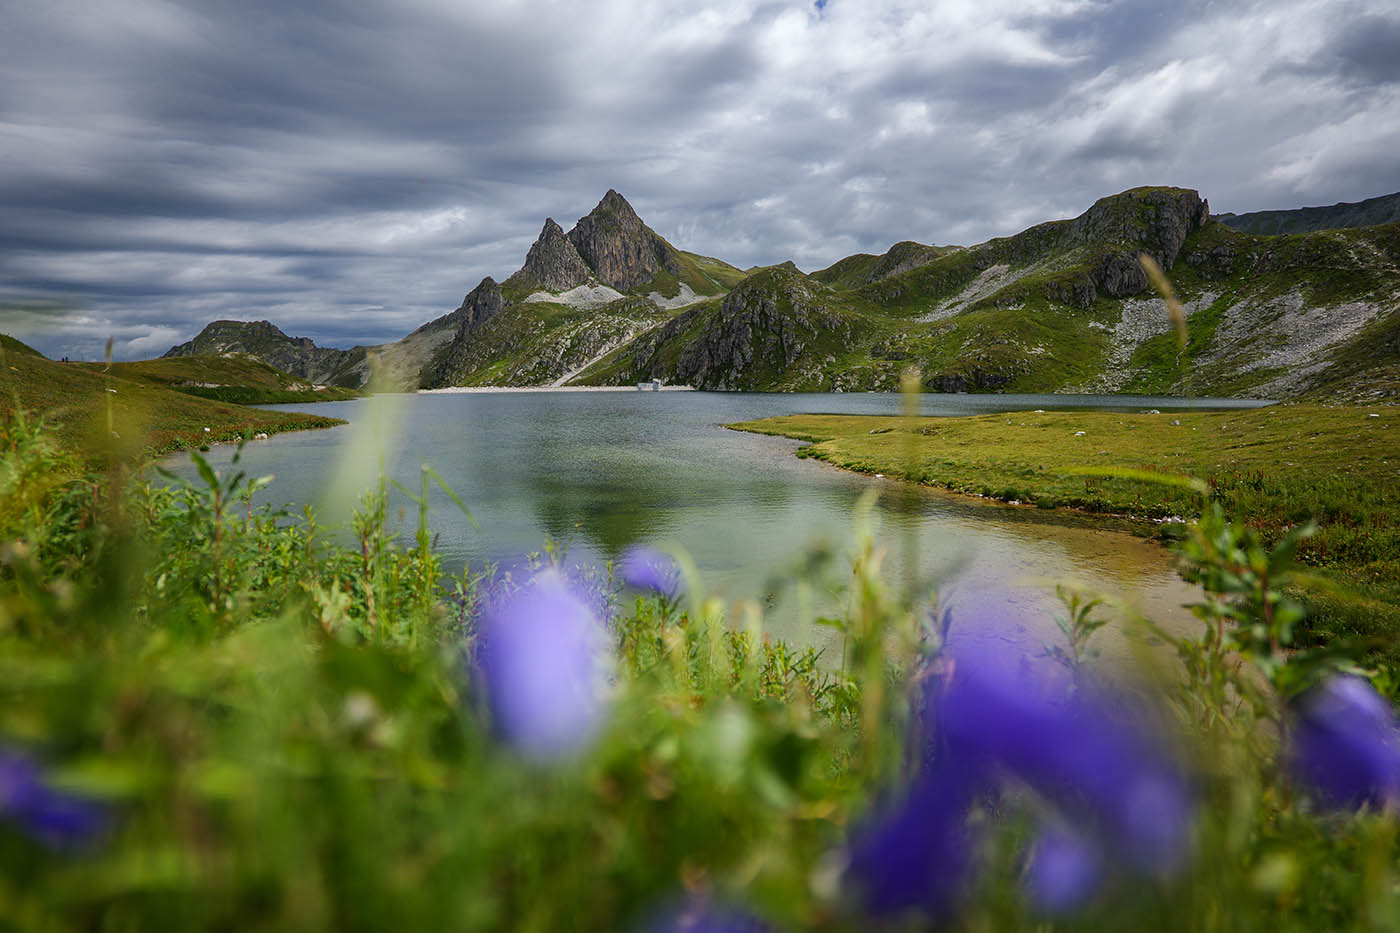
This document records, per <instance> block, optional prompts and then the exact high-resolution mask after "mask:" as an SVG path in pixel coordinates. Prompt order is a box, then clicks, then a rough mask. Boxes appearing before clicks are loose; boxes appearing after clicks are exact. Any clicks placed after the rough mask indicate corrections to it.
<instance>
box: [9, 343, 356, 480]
mask: <svg viewBox="0 0 1400 933" xmlns="http://www.w3.org/2000/svg"><path fill="white" fill-rule="evenodd" d="M0 347H3V350H4V353H3V356H0V412H9V411H11V410H13V409H14V408H15V407H18V408H20V409H21V410H24V411H26V412H29V413H32V414H34V415H37V416H40V417H42V418H44V420H45V421H46V422H48V424H49V425H50V426H51V428H52V429H53V436H55V437H56V438H57V439H58V440H59V442H60V443H62V444H64V445H66V446H70V447H72V448H74V449H81V450H83V451H85V452H87V453H88V454H95V453H96V452H100V451H107V452H110V453H114V454H120V455H124V456H132V455H134V456H138V457H143V456H152V455H156V454H160V453H164V452H167V451H170V450H176V449H180V448H192V447H198V446H201V445H204V444H209V443H215V442H219V441H232V440H236V439H238V438H239V437H240V436H241V435H242V434H243V433H244V432H245V431H246V432H249V433H256V432H266V433H268V434H272V433H276V432H278V431H291V430H299V429H303V428H314V427H329V426H331V425H335V424H341V423H343V422H341V421H339V420H337V419H334V418H323V417H320V416H317V415H304V414H299V413H296V412H280V411H262V410H259V409H256V408H245V407H243V406H242V405H236V404H230V403H228V402H224V401H216V400H210V399H204V398H196V397H193V396H191V395H188V394H185V393H182V392H177V391H175V390H173V389H171V388H168V387H167V386H166V385H164V384H161V382H160V381H159V380H153V379H151V378H127V376H129V375H131V374H132V373H133V370H132V368H131V367H146V366H149V365H150V364H148V363H138V364H115V365H114V366H113V368H112V371H104V366H103V364H101V363H60V362H55V361H53V360H49V359H45V358H44V357H43V356H41V355H40V354H38V353H36V352H34V351H33V350H32V349H30V348H28V347H25V346H24V344H22V343H20V342H19V341H17V340H14V339H12V338H9V337H5V336H3V335H0ZM156 362H159V361H156ZM244 365H247V364H246V362H245V364H244ZM252 365H258V364H252Z"/></svg>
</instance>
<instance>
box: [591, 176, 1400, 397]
mask: <svg viewBox="0 0 1400 933" xmlns="http://www.w3.org/2000/svg"><path fill="white" fill-rule="evenodd" d="M1204 211H1205V209H1204V205H1203V204H1202V203H1201V202H1200V200H1199V198H1198V197H1197V196H1196V194H1195V192H1190V191H1185V190H1183V189H1173V188H1135V189H1132V190H1130V191H1125V192H1123V193H1121V194H1118V195H1114V196H1112V197H1108V198H1103V199H1101V200H1100V201H1099V202H1097V203H1096V204H1095V205H1094V206H1093V207H1092V208H1090V209H1089V210H1088V211H1086V212H1085V213H1084V214H1082V215H1081V216H1079V217H1077V218H1074V219H1073V220H1060V221H1051V222H1049V223H1044V224H1040V225H1038V226H1035V227H1031V228H1030V229H1028V230H1025V231H1023V232H1021V233H1019V234H1016V235H1015V236H1010V237H1001V238H997V239H993V240H990V241H988V242H986V243H982V244H980V245H977V246H972V247H968V248H958V247H930V246H924V245H921V244H918V243H913V242H905V243H897V244H895V245H894V246H893V247H891V249H890V250H889V251H888V252H887V253H885V254H884V255H881V256H875V255H870V254H865V253H861V254H856V255H854V256H849V257H847V258H845V259H842V260H840V261H839V262H837V263H835V264H833V265H832V266H830V267H828V268H826V269H823V270H820V271H818V272H814V273H812V274H811V275H810V276H802V275H801V274H800V273H799V272H798V270H797V269H796V268H795V267H793V266H792V265H791V263H787V264H782V265H779V266H772V267H765V268H754V269H750V270H748V277H747V278H745V279H744V280H743V281H741V282H738V283H737V284H734V285H733V288H732V290H731V292H730V296H731V297H730V298H729V299H726V304H725V309H726V310H725V311H724V312H723V313H721V312H720V311H719V309H717V308H716V309H714V310H712V311H706V312H704V313H703V316H702V315H701V314H700V313H699V312H697V314H696V315H692V316H690V317H688V318H687V319H686V321H685V324H684V326H675V327H671V326H658V327H654V328H653V329H651V330H649V331H647V332H645V333H642V334H640V335H639V336H638V337H636V338H635V339H634V340H633V341H632V343H631V344H630V345H628V346H625V347H623V348H622V349H621V350H619V351H618V352H617V353H615V354H612V355H611V356H610V357H609V359H608V361H607V363H606V365H597V366H594V367H593V368H591V369H590V370H589V371H588V372H587V373H586V374H585V375H584V376H583V377H581V380H582V381H586V382H590V383H601V382H610V381H617V382H627V381H629V380H633V379H639V378H652V377H659V378H662V379H665V380H667V381H671V382H689V383H690V384H692V385H696V386H697V387H700V388H711V389H734V388H744V389H757V390H764V391H813V390H825V391H831V390H841V391H861V390H866V391H870V390H874V391H888V390H892V389H894V388H895V387H896V385H897V383H898V379H899V371H900V370H901V369H902V368H903V367H904V366H905V365H909V364H913V365H917V366H918V367H919V368H920V369H921V371H922V372H923V373H924V374H925V383H924V384H925V387H926V388H928V389H931V390H934V391H1000V392H1058V391H1134V392H1148V393H1156V394H1169V395H1187V396H1190V395H1226V396H1240V395H1250V396H1255V397H1265V398H1298V397H1303V398H1311V399H1318V400H1324V399H1325V400H1334V401H1335V400H1339V399H1350V400H1354V401H1368V400H1370V399H1373V398H1393V397H1394V394H1395V391H1396V386H1397V384H1400V382H1398V381H1397V375H1396V374H1397V369H1398V368H1400V344H1397V343H1396V342H1395V341H1394V340H1393V339H1392V338H1393V331H1394V328H1395V323H1394V321H1395V313H1394V308H1395V302H1396V300H1397V298H1400V293H1397V291H1396V289H1397V286H1396V278H1395V270H1396V268H1397V267H1400V224H1393V223H1392V224H1388V225H1382V226H1372V227H1364V228H1358V229H1349V230H1330V231H1324V232H1318V233H1309V234H1305V235H1297V236H1288V237H1260V236H1252V235H1249V234H1245V233H1241V232H1239V231H1237V230H1233V229H1231V228H1230V227H1227V226H1225V225H1224V224H1221V223H1217V222H1212V221H1209V220H1208V219H1206V216H1205V212H1204ZM1141 252H1147V253H1149V254H1151V255H1153V256H1155V257H1157V258H1158V259H1159V261H1160V262H1162V263H1165V264H1166V267H1167V270H1168V272H1169V274H1170V277H1171V280H1172V282H1173V284H1174V286H1175V288H1176V290H1177V292H1178V293H1179V294H1180V296H1181V298H1182V299H1183V300H1184V301H1185V302H1187V303H1188V308H1189V310H1190V311H1191V312H1193V313H1191V315H1190V317H1189V319H1188V321H1189V324H1188V327H1189V335H1190V344H1189V346H1188V347H1187V348H1186V350H1185V352H1182V350H1181V348H1180V347H1178V346H1176V342H1175V338H1174V336H1173V335H1172V334H1170V333H1167V331H1168V330H1169V328H1168V327H1167V321H1166V313H1165V310H1164V309H1163V308H1162V307H1161V304H1160V302H1154V303H1153V304H1146V303H1147V302H1150V301H1152V300H1153V299H1152V292H1151V290H1150V289H1149V287H1148V282H1147V279H1146V277H1145V276H1144V275H1143V273H1142V270H1141V269H1140V268H1139V267H1138V265H1137V257H1138V255H1139V253H1141ZM782 270H786V271H787V272H789V273H791V281H786V282H784V283H783V284H782V289H781V290H782V291H784V292H785V293H786V295H778V294H775V293H774V290H773V289H772V288H769V287H768V285H769V284H770V283H767V282H766V281H764V280H766V279H771V278H772V277H773V276H775V275H778V274H781V272H782ZM746 292H747V293H751V295H750V298H747V299H745V300H743V301H738V300H735V299H736V297H743V296H744V294H745V293H746ZM794 296H796V297H800V298H801V299H802V300H796V301H795V300H793V299H794ZM761 298H767V299H769V303H768V304H763V303H762V300H761ZM755 315H758V316H761V317H763V320H761V321H758V320H754V316H755ZM1358 318H1359V320H1358ZM735 319H738V322H739V323H738V324H736V323H735ZM812 320H826V321H830V322H833V323H832V324H831V327H832V329H833V330H832V333H830V334H827V335H825V338H823V337H822V336H820V335H811V336H808V335H804V333H803V332H804V330H808V329H810V322H811V321H812ZM746 332H750V333H752V335H753V336H752V339H748V338H747V337H746V336H745V334H746ZM786 335H792V336H793V337H794V338H795V339H796V340H797V342H798V344H799V345H800V349H799V352H797V353H795V354H794V353H790V352H788V351H789V350H790V349H791V346H792V344H791V342H790V341H789V340H788V338H787V336H786ZM775 340H776V341H777V343H776V344H775V343H774V341H775ZM701 359H703V360H704V361H706V362H705V365H704V366H698V365H696V360H701ZM775 361H776V362H775Z"/></svg>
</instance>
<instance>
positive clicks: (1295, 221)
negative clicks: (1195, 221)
mask: <svg viewBox="0 0 1400 933" xmlns="http://www.w3.org/2000/svg"><path fill="white" fill-rule="evenodd" d="M1213 219H1215V220H1218V221H1220V222H1221V223H1223V224H1225V226H1227V227H1232V228H1234V229H1235V230H1239V231H1240V232H1242V233H1253V234H1257V235H1261V236H1277V235H1279V234H1284V233H1312V232H1314V231H1317V230H1342V229H1348V228H1352V227H1373V226H1376V225H1377V224H1390V223H1396V222H1400V192H1396V193H1395V194H1386V195H1382V196H1381V197H1378V198H1367V199H1366V200H1364V201H1357V202H1355V203H1350V204H1348V203H1342V204H1333V205H1332V206H1331V207H1300V208H1297V209H1296V210H1289V211H1253V212H1252V213H1248V214H1216V215H1215V217H1214V218H1213Z"/></svg>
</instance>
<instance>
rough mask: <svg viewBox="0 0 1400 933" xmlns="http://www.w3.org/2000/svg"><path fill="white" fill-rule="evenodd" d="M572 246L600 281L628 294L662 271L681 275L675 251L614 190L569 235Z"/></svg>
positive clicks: (610, 190) (609, 191) (580, 220)
mask: <svg viewBox="0 0 1400 933" xmlns="http://www.w3.org/2000/svg"><path fill="white" fill-rule="evenodd" d="M569 242H571V243H572V244H573V245H574V247H575V248H576V249H577V251H578V255H580V256H581V257H583V261H584V262H586V263H587V264H588V265H589V266H590V267H591V268H592V269H593V271H594V272H595V273H596V274H597V276H598V281H600V282H602V283H603V284H605V285H609V286H611V287H613V288H615V289H617V290H618V291H624V292H625V291H627V290H628V289H631V288H635V287H637V286H638V285H642V284H644V283H646V282H649V281H651V280H652V279H653V278H655V277H656V274H657V273H658V272H660V271H661V270H663V269H664V270H666V271H668V272H672V273H674V272H676V271H678V269H679V268H680V267H679V264H678V263H677V257H676V255H675V253H674V251H673V250H672V249H671V248H670V247H669V246H668V245H667V244H666V241H665V240H663V239H661V237H659V236H657V235H656V234H655V233H653V232H652V230H651V229H650V228H649V227H647V225H646V224H644V223H642V219H641V218H640V217H638V216H637V212H636V211H634V210H632V205H630V204H628V203H627V199H626V198H624V197H623V196H622V195H620V194H618V193H617V192H616V191H613V190H612V189H609V190H608V193H607V194H605V195H604V196H603V200H601V201H599V202H598V206H597V207H595V208H593V210H592V211H590V212H589V213H588V215H587V216H586V217H582V218H580V219H579V222H578V223H577V224H575V225H574V229H572V230H570V231H569Z"/></svg>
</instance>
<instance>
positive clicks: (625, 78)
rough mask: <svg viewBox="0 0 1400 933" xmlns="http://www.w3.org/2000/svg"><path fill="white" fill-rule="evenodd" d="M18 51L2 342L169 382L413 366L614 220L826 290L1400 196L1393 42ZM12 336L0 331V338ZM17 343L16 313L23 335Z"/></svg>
mask: <svg viewBox="0 0 1400 933" xmlns="http://www.w3.org/2000/svg"><path fill="white" fill-rule="evenodd" d="M6 20H7V22H6V30H5V31H4V32H3V34H0V330H2V329H6V328H8V329H10V330H11V331H15V332H17V336H20V337H22V338H25V339H28V340H30V341H31V342H33V343H35V344H36V345H38V346H39V347H40V349H43V350H46V351H47V352H49V353H51V354H68V355H70V356H77V355H88V356H92V355H98V354H100V353H101V347H102V344H103V343H104V342H105V340H106V337H107V336H108V335H111V336H113V337H114V338H115V339H116V341H117V349H118V353H119V355H125V356H142V355H145V356H149V355H154V354H157V353H160V352H162V351H163V350H164V349H166V347H168V346H169V345H170V344H172V343H176V342H179V341H181V340H184V339H188V337H190V336H191V335H193V334H194V333H195V332H196V331H198V330H199V328H200V327H201V326H203V324H204V323H206V322H207V321H209V320H213V319H215V318H220V317H226V318H242V319H261V318H267V319H270V320H273V321H274V322H275V323H277V324H278V325H279V326H280V327H282V328H283V329H284V330H286V331H287V332H288V333H293V334H295V335H298V336H301V335H305V336H310V337H312V338H314V339H316V340H317V341H318V342H322V343H325V344H328V345H342V346H348V345H351V344H355V343H374V342H379V341H384V340H389V339H394V338H396V337H399V336H402V335H403V334H405V333H407V332H408V331H411V330H412V329H414V328H415V327H417V326H418V325H419V324H421V323H423V322H424V321H426V320H428V319H430V318H432V317H435V316H437V315H439V314H442V313H444V312H445V311H446V310H449V309H450V308H452V307H455V306H456V304H457V303H458V302H459V301H460V300H461V297H462V295H463V294H464V293H465V292H466V291H468V290H469V289H470V288H471V287H472V286H474V285H475V284H476V282H477V281H479V280H480V278H481V277H482V276H484V275H487V274H490V275H493V276H495V277H496V278H498V279H499V278H502V277H504V276H506V275H508V274H509V273H510V272H511V271H513V270H514V269H515V268H517V267H518V266H519V264H520V262H521V259H522V258H523V255H524V253H525V250H526V249H527V248H528V247H529V245H530V242H531V240H532V239H533V238H534V236H535V234H536V233H537V232H538V230H539V228H540V224H541V222H542V220H543V218H544V217H545V216H553V217H554V218H555V219H556V220H558V221H559V222H560V223H562V224H564V225H565V226H566V227H567V226H569V225H570V224H571V223H572V222H573V221H574V219H576V218H577V217H579V216H581V215H582V214H584V213H586V212H587V211H588V210H589V209H590V208H591V207H592V206H593V204H594V203H596V202H597V200H598V198H599V197H600V196H601V195H602V193H603V192H604V191H605V190H606V189H607V188H609V187H614V188H617V189H618V190H620V191H622V192H623V193H624V194H626V195H627V196H628V198H629V199H630V200H631V201H632V203H633V204H634V206H635V207H636V208H637V209H638V211H639V212H640V213H641V215H642V216H643V218H644V219H645V220H647V222H648V223H650V224H651V225H652V226H653V227H654V228H656V229H657V230H658V231H659V232H661V233H662V234H663V235H665V236H667V237H668V238H670V239H672V241H673V242H675V243H676V244H677V245H679V246H681V247H682V248H686V249H692V250H696V251H698V252H702V253H708V254H713V255H719V256H721V257H722V258H725V259H727V260H729V261H731V262H733V263H735V264H736V265H740V266H749V265H752V264H767V263H773V262H780V261H782V260H785V259H793V260H795V261H796V262H797V263H798V264H799V265H800V266H802V267H803V268H807V269H813V268H817V267H820V266H825V265H827V264H829V263H830V262H832V261H834V260H836V259H839V258H840V257H841V256H843V255H847V254H849V253H852V252H857V251H864V252H880V251H883V250H884V249H885V248H887V247H888V246H889V245H890V244H891V243H893V242H895V241H897V240H901V239H917V240H921V241H924V242H939V243H949V242H957V243H972V242H977V241H979V240H982V239H985V238H987V237H989V236H993V235H1004V234H1009V233H1014V232H1016V231H1017V230H1019V229H1022V228H1024V227H1026V226H1029V225H1031V224H1033V223H1036V222H1039V221H1043V220H1046V219H1050V218H1054V217H1060V216H1071V215H1073V214H1076V213H1079V212H1080V211H1082V210H1084V209H1085V208H1086V207H1087V206H1088V205H1089V204H1091V203H1092V202H1093V201H1094V200H1095V199H1096V198H1098V197H1100V196H1102V195H1104V194H1107V193H1111V192H1113V191H1116V190H1121V189H1122V188H1126V187H1130V186H1132V185H1136V184H1183V185H1189V186H1193V187H1198V188H1200V189H1202V191H1203V193H1205V194H1206V195H1207V196H1209V197H1211V199H1212V204H1213V206H1214V207H1215V208H1216V209H1218V210H1252V209H1259V208H1268V207H1288V206H1291V205H1299V204H1304V203H1308V204H1317V203H1330V202H1332V201H1336V200H1356V199H1360V198H1363V197H1367V196H1370V195H1375V194H1381V193H1386V192H1389V191H1392V190H1396V189H1397V188H1400V175H1397V167H1396V163H1395V160H1394V158H1393V153H1394V152H1395V151H1396V150H1397V148H1400V87H1398V86H1397V85H1400V80H1398V79H1400V56H1396V55H1395V54H1394V49H1395V48H1396V45H1397V41H1400V20H1397V19H1396V17H1395V16H1394V14H1393V12H1389V11H1387V10H1386V8H1385V6H1384V4H1383V3H1380V2H1373V3H1356V4H1349V5H1346V6H1327V7H1325V8H1324V7H1323V5H1318V4H1309V3H1304V2H1287V0H1284V2H1279V3H1273V4H1257V5H1256V4H1245V3H1239V4H1225V5H1220V4H1210V3H1204V2H1200V3H1197V2H1190V3H1184V4H1160V3H1146V2H1137V0H1131V2H1104V0H1030V2H1022V0H942V2H940V3H938V4H912V3H901V2H898V0H865V2H861V3H855V2H853V0H829V2H827V0H823V2H818V3H815V4H814V3H811V2H799V0H793V2H767V3H755V2H749V0H728V2H720V3H715V4H710V5H707V6H704V7H696V6H695V5H693V4H686V3H680V2H660V3H648V4H641V3H634V2H625V0H600V2H598V3H591V4H569V3H563V2H552V0H513V2H512V0H500V2H481V3H471V4H463V3H460V2H456V0H407V2H402V3H394V4H368V3H359V2H355V3H351V2H335V0H314V2H307V3H298V4H287V3H284V2H270V0H266V2H265V0H250V2H245V3H241V4H237V5H230V4H225V3H215V2H212V0H211V2H205V3H197V2H185V3H172V2H166V0H109V2H106V3H103V4H91V3H85V2H82V0H50V2H46V3H43V4H21V5H17V8H16V9H14V10H7V15H6ZM6 308H7V309H8V310H3V309H6ZM21 309H22V310H21Z"/></svg>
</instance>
